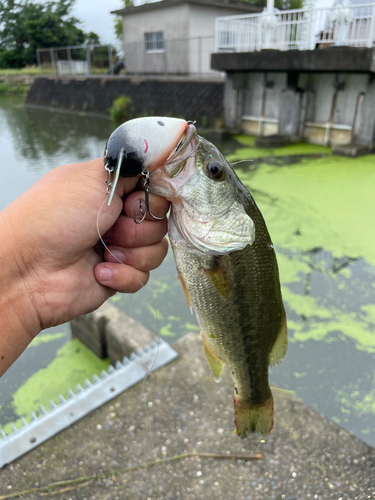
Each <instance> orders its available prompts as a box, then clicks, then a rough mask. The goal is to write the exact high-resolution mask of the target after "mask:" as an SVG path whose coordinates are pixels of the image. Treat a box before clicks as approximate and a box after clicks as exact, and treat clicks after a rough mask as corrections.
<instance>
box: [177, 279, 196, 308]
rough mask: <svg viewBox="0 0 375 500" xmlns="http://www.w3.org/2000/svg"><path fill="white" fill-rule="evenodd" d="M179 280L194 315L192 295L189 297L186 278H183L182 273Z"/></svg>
mask: <svg viewBox="0 0 375 500" xmlns="http://www.w3.org/2000/svg"><path fill="white" fill-rule="evenodd" d="M178 279H179V280H180V281H181V285H182V288H183V290H184V293H185V297H186V300H187V301H188V304H189V307H190V312H191V314H193V308H192V305H191V300H190V295H189V292H188V289H187V286H186V284H185V281H184V278H183V277H182V276H181V273H180V271H178Z"/></svg>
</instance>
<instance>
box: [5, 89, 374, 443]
mask: <svg viewBox="0 0 375 500" xmlns="http://www.w3.org/2000/svg"><path fill="white" fill-rule="evenodd" d="M111 130H112V125H111V123H110V122H109V121H107V120H103V119H97V118H95V119H93V118H91V117H85V116H77V115H73V114H65V113H57V112H48V111H42V110H37V109H30V108H24V106H23V104H22V101H21V100H20V99H19V98H15V97H11V96H0V146H1V151H2V160H3V161H2V162H1V167H0V168H1V176H2V177H1V178H2V182H1V186H0V208H1V209H2V208H4V207H5V206H6V205H7V204H9V203H10V202H12V200H13V199H15V198H16V197H17V196H18V195H19V194H21V193H22V192H23V191H24V190H25V189H27V188H28V187H29V186H30V185H31V184H33V183H34V182H35V181H36V180H37V179H38V178H39V177H40V176H41V175H43V174H44V173H45V172H47V171H48V170H49V169H52V168H54V167H56V166H58V165H62V164H65V163H69V162H75V161H85V160H88V159H91V158H94V157H98V156H101V155H102V153H103V149H104V145H105V142H106V139H107V137H108V135H109V134H110V132H111ZM208 139H209V140H212V142H214V143H215V144H216V145H217V146H218V147H219V148H220V149H221V151H222V152H223V153H224V154H225V155H226V156H227V158H228V160H229V161H230V162H233V163H234V162H238V163H236V167H235V168H236V169H237V172H238V174H239V176H240V177H241V179H242V181H243V182H244V183H245V185H246V186H247V187H248V189H249V190H250V192H251V193H252V194H253V196H254V198H255V200H256V202H257V204H258V206H259V208H260V209H261V211H262V213H263V216H264V217H265V219H266V222H267V225H268V228H269V231H270V234H271V237H272V240H273V242H274V245H275V248H276V250H277V256H278V262H279V267H280V276H281V282H282V292H283V298H284V302H285V306H286V311H287V317H288V326H289V346H288V352H287V355H286V357H285V359H284V361H283V362H282V363H281V364H280V365H279V366H277V367H275V368H274V369H272V370H271V375H270V378H271V380H272V381H273V382H275V383H276V384H277V385H278V386H279V387H281V388H283V389H286V390H291V391H295V392H296V394H297V396H298V397H300V398H301V399H302V400H303V401H304V402H306V403H307V404H308V405H310V406H312V407H313V408H315V409H317V410H318V411H319V412H321V413H323V414H324V415H326V416H327V417H329V418H331V419H333V420H335V421H336V422H338V423H339V424H340V425H342V426H343V427H345V428H346V429H348V430H350V431H351V432H353V433H354V434H355V435H357V436H358V437H360V438H361V439H363V440H364V441H367V442H368V443H370V444H372V445H375V331H374V328H375V305H374V304H375V280H374V275H375V235H374V229H373V228H374V218H375V216H374V214H375V198H374V196H373V186H374V185H375V157H374V156H373V155H367V156H363V157H360V158H357V159H348V158H342V157H336V156H332V155H331V151H330V149H329V148H325V147H322V146H313V145H308V144H295V145H292V146H287V147H284V148H278V149H274V150H265V149H257V148H255V147H254V138H251V137H243V136H238V137H232V138H229V139H228V140H225V141H222V142H219V141H218V140H216V139H215V137H208ZM249 159H253V161H248V160H249ZM241 160H246V161H242V162H240V161H241ZM176 278H177V276H176V270H175V265H174V261H173V256H172V255H171V253H170V252H169V254H168V257H167V259H166V260H165V262H164V263H163V265H162V266H161V267H160V268H159V269H157V270H155V271H154V272H153V273H152V277H151V280H150V282H149V283H148V285H147V286H146V287H145V288H144V289H142V290H141V292H139V293H137V294H135V295H124V294H117V295H116V296H115V297H113V298H112V299H111V300H112V301H113V302H114V303H115V304H116V305H117V306H118V307H120V308H121V309H123V310H124V311H125V312H127V313H129V314H130V315H131V316H132V317H134V318H135V319H136V320H138V321H140V322H142V324H144V325H145V326H146V327H147V328H149V329H150V330H151V331H153V332H154V333H156V334H158V335H160V336H161V337H162V338H163V339H164V340H166V341H168V342H173V341H175V340H176V339H178V338H179V337H181V336H182V335H184V334H186V333H188V332H191V331H194V332H197V333H199V328H198V325H197V322H196V320H195V317H194V316H192V315H191V314H190V311H189V308H188V306H187V303H186V299H185V296H184V294H183V291H182V288H181V285H180V283H179V282H178V280H177V279H176ZM106 366H108V361H107V360H104V361H101V360H98V359H97V358H96V357H95V356H93V355H92V354H91V353H90V352H89V351H88V350H87V349H86V348H85V347H84V346H82V344H80V343H79V342H78V341H77V340H72V339H71V336H70V331H69V326H68V325H62V326H60V327H57V328H53V329H49V330H47V331H45V332H42V333H41V334H40V335H39V336H38V337H37V339H35V341H34V342H33V343H32V344H31V345H30V346H29V348H28V349H27V350H26V351H25V352H24V353H23V355H22V356H21V357H20V358H19V360H18V361H17V362H16V363H15V364H14V365H13V366H12V367H11V368H10V370H8V372H7V373H6V374H5V375H4V376H3V378H2V379H1V380H0V423H1V424H2V425H3V426H4V428H5V430H6V432H7V428H8V427H9V426H7V425H6V424H9V422H10V421H12V420H17V419H18V418H19V417H20V416H21V415H24V416H27V415H29V414H30V412H31V411H35V412H37V411H38V408H39V405H40V404H43V405H45V406H46V407H48V404H49V401H50V399H55V401H57V398H58V394H59V393H60V392H61V393H63V394H66V392H67V390H68V388H69V387H73V388H74V387H75V386H76V384H77V383H80V384H82V383H83V381H84V379H85V378H86V377H88V376H90V375H92V374H93V373H97V372H100V370H101V368H103V367H106Z"/></svg>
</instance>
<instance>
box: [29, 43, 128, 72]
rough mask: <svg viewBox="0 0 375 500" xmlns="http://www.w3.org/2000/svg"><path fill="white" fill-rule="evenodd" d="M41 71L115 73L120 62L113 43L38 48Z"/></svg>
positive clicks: (37, 53) (37, 54)
mask: <svg viewBox="0 0 375 500" xmlns="http://www.w3.org/2000/svg"><path fill="white" fill-rule="evenodd" d="M36 56H37V61H38V67H39V69H40V71H41V73H54V74H58V75H92V74H114V73H115V72H116V70H117V69H116V64H117V63H118V62H119V60H118V57H117V55H116V50H115V49H114V48H113V47H112V46H111V45H71V46H69V47H53V48H49V49H38V50H37V52H36Z"/></svg>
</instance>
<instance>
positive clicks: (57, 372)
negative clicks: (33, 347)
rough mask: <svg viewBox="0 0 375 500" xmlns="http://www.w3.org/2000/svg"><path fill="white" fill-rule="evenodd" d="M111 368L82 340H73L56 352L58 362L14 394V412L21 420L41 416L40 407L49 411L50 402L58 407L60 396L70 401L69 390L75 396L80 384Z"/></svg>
mask: <svg viewBox="0 0 375 500" xmlns="http://www.w3.org/2000/svg"><path fill="white" fill-rule="evenodd" d="M108 366H109V361H108V359H105V360H101V359H99V358H98V357H97V356H95V354H94V353H93V352H92V351H90V349H88V348H87V347H86V346H84V345H83V344H82V343H81V342H80V341H79V340H77V339H73V340H71V341H70V342H67V343H66V344H64V345H63V346H62V347H61V348H60V349H59V350H58V351H57V353H56V358H55V359H54V360H53V361H52V362H51V363H50V364H49V365H48V366H47V367H46V368H43V369H41V370H39V371H37V372H36V373H34V375H32V376H31V377H30V378H29V379H28V380H27V382H26V383H25V384H23V385H22V386H21V387H20V388H19V389H18V390H17V391H16V392H15V393H14V395H13V406H14V409H15V411H16V413H17V415H19V416H20V417H21V416H24V417H28V416H29V415H30V412H31V411H34V412H35V413H36V414H38V413H39V408H40V405H43V406H44V407H45V408H49V403H50V400H51V399H53V400H54V401H55V403H57V402H58V397H59V394H62V395H63V396H65V397H67V392H68V389H72V390H73V391H74V392H75V388H76V386H77V384H81V385H82V386H83V385H84V382H85V379H86V378H88V379H92V377H93V375H94V374H97V375H100V372H101V370H102V369H104V370H106V369H108Z"/></svg>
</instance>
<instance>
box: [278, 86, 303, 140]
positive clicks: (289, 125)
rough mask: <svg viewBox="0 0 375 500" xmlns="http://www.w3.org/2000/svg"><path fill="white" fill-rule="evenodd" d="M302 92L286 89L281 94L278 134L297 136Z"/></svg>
mask: <svg viewBox="0 0 375 500" xmlns="http://www.w3.org/2000/svg"><path fill="white" fill-rule="evenodd" d="M301 103H302V94H301V92H297V91H295V90H292V89H286V90H284V91H283V92H282V94H281V106H280V117H279V134H280V135H288V136H294V137H297V136H298V135H299V128H300V114H301Z"/></svg>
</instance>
